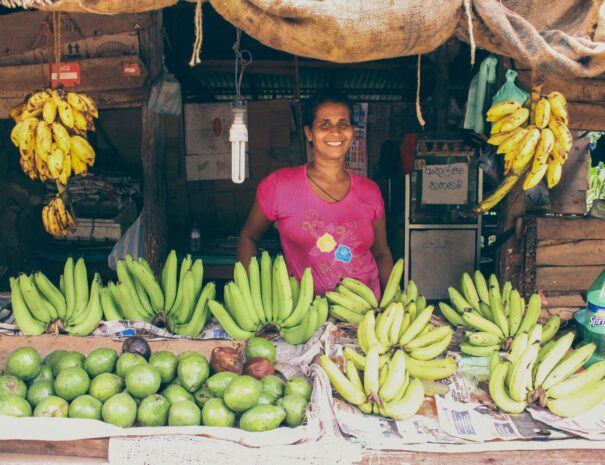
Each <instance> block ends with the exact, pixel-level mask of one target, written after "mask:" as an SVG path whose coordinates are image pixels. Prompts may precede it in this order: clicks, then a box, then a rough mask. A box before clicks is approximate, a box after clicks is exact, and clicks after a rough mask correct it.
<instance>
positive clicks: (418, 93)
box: [416, 55, 426, 129]
mask: <svg viewBox="0 0 605 465" xmlns="http://www.w3.org/2000/svg"><path fill="white" fill-rule="evenodd" d="M421 56H422V55H418V85H417V88H416V118H418V122H419V123H420V126H422V128H423V129H424V125H425V124H426V121H424V118H423V117H422V109H421V108H420V57H421Z"/></svg>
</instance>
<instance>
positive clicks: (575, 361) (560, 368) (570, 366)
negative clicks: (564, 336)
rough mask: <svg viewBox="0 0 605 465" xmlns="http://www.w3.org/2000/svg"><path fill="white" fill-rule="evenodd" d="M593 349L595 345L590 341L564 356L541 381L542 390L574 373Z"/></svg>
mask: <svg viewBox="0 0 605 465" xmlns="http://www.w3.org/2000/svg"><path fill="white" fill-rule="evenodd" d="M595 349H596V345H595V344H594V343H593V342H591V343H590V344H586V345H584V346H582V347H580V348H579V349H576V350H574V351H573V352H571V353H570V354H568V355H567V356H565V357H564V358H563V359H562V360H561V361H560V362H559V364H558V365H557V366H556V367H555V368H554V369H553V370H552V371H551V372H550V373H549V374H548V376H547V377H546V379H545V380H544V382H543V383H542V388H543V389H544V390H548V389H550V388H551V387H553V386H554V385H555V384H557V383H559V382H560V381H563V380H564V379H565V378H567V377H568V376H569V375H571V374H572V373H575V372H576V370H577V369H578V368H580V367H581V366H582V365H584V363H586V361H587V360H588V359H589V358H590V357H591V356H592V354H593V353H594V351H595Z"/></svg>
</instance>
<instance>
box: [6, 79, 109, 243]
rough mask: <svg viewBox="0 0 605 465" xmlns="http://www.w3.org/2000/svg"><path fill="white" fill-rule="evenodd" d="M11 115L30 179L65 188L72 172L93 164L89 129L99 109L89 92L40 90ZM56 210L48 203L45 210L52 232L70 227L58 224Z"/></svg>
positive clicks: (14, 140) (15, 142)
mask: <svg viewBox="0 0 605 465" xmlns="http://www.w3.org/2000/svg"><path fill="white" fill-rule="evenodd" d="M9 115H10V116H11V118H13V119H14V120H15V123H16V124H15V127H14V128H13V129H12V131H11V133H10V139H11V142H12V143H13V145H15V147H17V148H18V149H19V154H20V158H19V164H20V165H21V168H22V169H23V172H24V173H25V174H27V175H28V176H29V178H30V179H32V180H35V179H39V180H40V181H43V182H44V181H48V180H53V181H55V182H56V184H57V188H58V189H59V192H63V191H64V190H65V189H66V188H67V184H68V182H69V177H70V176H71V174H72V173H74V174H76V175H79V174H83V173H86V172H87V171H88V167H90V166H92V165H93V164H94V162H95V152H94V149H93V148H92V146H91V145H90V143H89V142H88V141H87V140H86V132H87V131H94V130H95V125H94V118H97V117H98V116H99V112H98V109H97V107H96V105H95V103H94V102H93V101H92V99H91V98H90V97H88V96H87V95H85V94H80V93H76V92H69V91H65V90H63V89H43V90H39V91H36V92H33V93H32V94H30V95H28V96H27V97H26V98H25V99H24V101H23V102H22V103H20V104H19V105H17V106H15V107H14V108H12V109H11V110H10V111H9ZM54 210H55V209H54V208H53V207H50V206H47V207H46V210H45V211H44V214H43V218H47V219H46V220H45V223H44V227H45V229H46V230H47V231H49V233H50V234H55V233H61V232H62V231H64V230H65V228H67V227H68V226H64V227H63V228H61V227H60V226H57V225H56V224H55V223H56V222H55V221H53V217H54V216H53V215H52V214H51V213H52V211H54ZM72 223H73V219H72ZM51 231H53V232H51Z"/></svg>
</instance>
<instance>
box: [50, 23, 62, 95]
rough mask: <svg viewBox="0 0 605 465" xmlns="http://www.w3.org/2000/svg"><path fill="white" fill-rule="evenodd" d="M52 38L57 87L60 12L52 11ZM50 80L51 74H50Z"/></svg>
mask: <svg viewBox="0 0 605 465" xmlns="http://www.w3.org/2000/svg"><path fill="white" fill-rule="evenodd" d="M53 39H54V51H55V67H56V70H57V87H58V86H59V85H60V84H61V13H59V12H53ZM51 81H52V75H51Z"/></svg>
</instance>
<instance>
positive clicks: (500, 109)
mask: <svg viewBox="0 0 605 465" xmlns="http://www.w3.org/2000/svg"><path fill="white" fill-rule="evenodd" d="M519 108H521V104H520V103H519V102H518V101H517V100H505V101H503V102H498V103H495V104H494V105H492V106H491V107H490V108H489V109H488V110H487V113H486V121H498V120H500V119H502V118H504V117H506V116H508V115H510V114H512V113H514V112H515V111H517V110H518V109H519Z"/></svg>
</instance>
